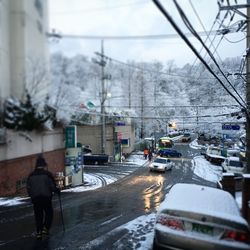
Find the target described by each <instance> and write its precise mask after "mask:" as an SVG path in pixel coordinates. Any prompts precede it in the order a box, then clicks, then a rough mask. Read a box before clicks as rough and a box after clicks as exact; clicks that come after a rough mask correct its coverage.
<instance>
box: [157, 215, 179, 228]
mask: <svg viewBox="0 0 250 250" xmlns="http://www.w3.org/2000/svg"><path fill="white" fill-rule="evenodd" d="M156 222H157V223H160V224H161V225H163V226H167V227H169V228H171V229H175V230H182V231H184V226H183V222H182V221H181V220H179V219H176V218H170V217H166V216H164V215H160V216H159V217H158V218H157V221H156Z"/></svg>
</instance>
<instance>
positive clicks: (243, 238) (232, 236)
mask: <svg viewBox="0 0 250 250" xmlns="http://www.w3.org/2000/svg"><path fill="white" fill-rule="evenodd" d="M222 238H223V239H225V240H235V241H240V242H249V235H248V234H247V233H245V232H237V231H232V230H228V231H226V232H225V233H224V235H223V237H222Z"/></svg>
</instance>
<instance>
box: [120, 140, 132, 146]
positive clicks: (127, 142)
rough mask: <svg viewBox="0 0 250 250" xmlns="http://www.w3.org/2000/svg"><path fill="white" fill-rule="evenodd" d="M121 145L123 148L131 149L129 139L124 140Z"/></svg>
mask: <svg viewBox="0 0 250 250" xmlns="http://www.w3.org/2000/svg"><path fill="white" fill-rule="evenodd" d="M121 144H122V146H123V147H129V146H130V143H129V139H122V140H121Z"/></svg>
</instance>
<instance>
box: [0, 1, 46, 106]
mask: <svg viewBox="0 0 250 250" xmlns="http://www.w3.org/2000/svg"><path fill="white" fill-rule="evenodd" d="M47 32H48V4H47V0H1V1H0V37H1V39H0V101H1V103H0V104H2V103H3V101H4V100H5V99H6V98H7V97H9V96H14V97H17V98H19V99H21V98H22V97H23V95H24V88H25V84H28V85H32V83H31V82H29V75H30V74H31V73H32V74H33V73H34V67H35V66H37V65H39V67H40V68H42V67H43V68H44V69H42V70H43V71H45V72H48V61H49V60H48V59H49V52H48V39H47ZM30 78H31V77H30ZM47 78H48V77H47ZM41 85H42V87H41V88H40V91H41V92H44V91H45V90H47V85H48V81H43V82H42V84H41ZM41 94H42V95H44V93H41Z"/></svg>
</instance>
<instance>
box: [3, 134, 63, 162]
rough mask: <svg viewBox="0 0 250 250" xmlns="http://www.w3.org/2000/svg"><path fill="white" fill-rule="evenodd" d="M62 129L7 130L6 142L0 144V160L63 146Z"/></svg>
mask: <svg viewBox="0 0 250 250" xmlns="http://www.w3.org/2000/svg"><path fill="white" fill-rule="evenodd" d="M63 137H64V135H63V129H57V130H53V131H46V132H39V133H38V132H30V133H25V132H16V131H12V130H7V133H6V143H5V144H0V161H4V160H10V159H14V158H18V157H23V156H28V155H32V154H38V153H41V152H47V151H53V150H57V149H62V148H64V138H63Z"/></svg>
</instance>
